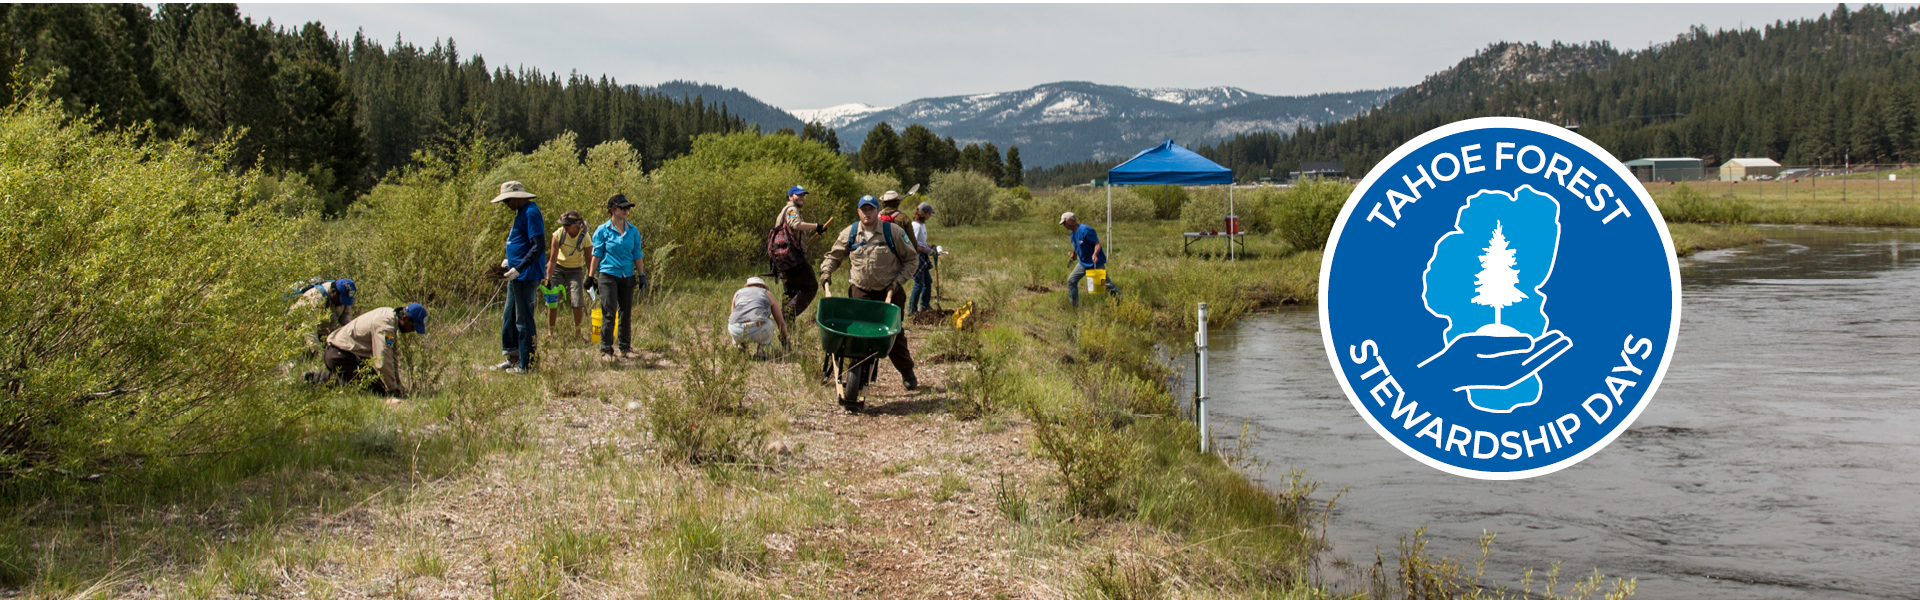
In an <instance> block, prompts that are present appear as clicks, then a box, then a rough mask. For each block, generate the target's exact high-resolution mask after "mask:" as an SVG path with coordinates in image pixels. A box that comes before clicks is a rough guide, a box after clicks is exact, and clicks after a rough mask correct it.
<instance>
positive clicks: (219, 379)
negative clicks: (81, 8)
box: [0, 99, 312, 479]
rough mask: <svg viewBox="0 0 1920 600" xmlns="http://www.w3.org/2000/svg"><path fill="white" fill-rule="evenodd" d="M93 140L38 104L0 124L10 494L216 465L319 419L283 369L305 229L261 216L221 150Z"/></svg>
mask: <svg viewBox="0 0 1920 600" xmlns="http://www.w3.org/2000/svg"><path fill="white" fill-rule="evenodd" d="M95 127H96V123H95V122H93V121H91V120H89V119H85V118H80V119H69V118H68V117H66V116H65V115H63V114H62V113H61V112H60V110H59V109H58V108H57V107H56V106H54V105H52V104H50V103H48V102H46V101H44V100H39V99H29V100H26V101H24V102H23V103H21V104H16V105H15V106H13V107H10V108H7V109H6V110H5V111H4V113H0V173H5V176H0V198H5V199H6V201H5V202H4V203H0V232H4V233H0V235H4V239H6V240H8V242H9V244H10V251H9V252H8V257H7V260H6V261H4V263H0V275H4V277H5V278H6V281H7V284H8V285H9V286H12V288H13V289H14V290H15V291H14V293H9V294H4V295H0V341H4V344H5V347H6V348H7V356H8V359H7V360H6V361H5V362H6V364H5V365H4V366H0V378H4V380H5V381H6V382H7V384H6V385H5V386H0V479H4V478H7V477H9V476H20V475H30V474H34V473H39V472H44V470H43V469H45V468H66V469H71V470H74V471H80V470H82V469H91V468H95V467H97V466H100V465H98V464H96V463H98V462H100V461H102V460H107V459H113V458H115V457H125V456H142V455H144V456H153V457H159V456H167V455H173V454H179V453H184V452H193V451H217V450H220V449H224V448H229V447H232V446H233V445H234V444H236V443H240V442H242V441H243V440H245V439H248V436H251V435H254V434H258V433H262V432H265V431H267V430H271V429H275V428H278V427H281V426H283V425H285V424H286V423H287V422H288V421H289V420H290V419H293V418H296V417H297V416H299V415H301V414H302V413H303V412H304V411H305V410H307V409H308V408H309V407H310V406H312V404H311V400H312V397H311V396H309V395H306V394H288V393H285V389H284V388H282V387H281V385H282V384H281V383H279V382H281V381H282V380H281V379H280V378H279V377H278V376H277V375H276V370H275V368H276V367H277V366H278V364H279V363H280V361H282V360H284V359H286V358H288V357H289V356H291V355H292V353H293V352H295V351H297V349H298V348H299V347H300V338H299V335H300V333H301V332H302V331H301V330H302V329H303V328H301V327H298V326H296V324H293V323H289V322H287V319H286V315H285V310H286V303H285V301H283V300H282V299H281V298H280V292H281V291H282V290H284V289H286V286H287V285H288V283H289V282H292V281H296V280H304V279H305V278H306V277H307V274H308V273H310V272H311V271H312V263H311V262H310V261H309V259H308V258H307V257H306V256H305V253H304V252H302V249H301V245H300V244H299V243H297V241H296V238H297V235H298V233H299V231H300V230H301V229H302V228H305V227H307V226H309V225H310V222H309V221H307V220H304V219H299V218H290V217H287V216H285V215H283V214H281V213H279V212H278V211H277V208H278V207H277V206H274V203H273V202H258V201H256V200H255V196H254V195H253V194H250V193H249V191H250V190H253V189H257V186H259V185H261V184H259V183H258V178H259V175H258V174H253V173H249V174H244V175H234V174H232V173H229V172H227V171H226V170H225V169H224V168H223V166H222V165H224V164H226V163H227V158H228V156H227V153H228V152H230V150H231V146H229V145H224V144H223V145H221V146H219V147H217V148H216V149H215V152H214V155H212V156H207V155H203V154H201V153H199V152H196V151H195V150H194V149H192V148H191V147H189V146H188V145H186V144H184V143H180V142H162V141H153V132H152V131H150V130H144V129H135V130H131V131H124V132H110V133H95ZM276 392H277V393H276ZM269 396H271V397H269Z"/></svg>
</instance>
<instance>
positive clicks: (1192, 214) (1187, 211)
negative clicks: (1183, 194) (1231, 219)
mask: <svg viewBox="0 0 1920 600" xmlns="http://www.w3.org/2000/svg"><path fill="white" fill-rule="evenodd" d="M1210 196H1211V194H1200V195H1195V196H1194V197H1193V198H1192V199H1190V200H1187V204H1186V206H1182V207H1180V227H1181V228H1182V230H1183V231H1225V230H1226V229H1227V219H1226V217H1227V203H1226V201H1225V200H1224V199H1215V198H1212V197H1210Z"/></svg>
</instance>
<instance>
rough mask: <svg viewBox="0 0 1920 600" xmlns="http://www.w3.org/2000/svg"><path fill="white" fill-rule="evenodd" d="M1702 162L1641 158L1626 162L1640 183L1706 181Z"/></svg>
mask: <svg viewBox="0 0 1920 600" xmlns="http://www.w3.org/2000/svg"><path fill="white" fill-rule="evenodd" d="M1704 162H1705V161H1702V160H1700V159H1698V158H1642V159H1637V160H1630V161H1627V162H1626V163H1625V164H1626V167H1627V170H1628V171H1632V172H1633V177H1634V178H1635V179H1639V180H1640V183H1652V182H1655V181H1699V180H1701V179H1706V178H1707V175H1706V170H1705V168H1704Z"/></svg>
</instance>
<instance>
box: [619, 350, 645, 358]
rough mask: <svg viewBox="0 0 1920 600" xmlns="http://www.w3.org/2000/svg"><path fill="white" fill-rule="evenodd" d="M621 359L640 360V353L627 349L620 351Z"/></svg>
mask: <svg viewBox="0 0 1920 600" xmlns="http://www.w3.org/2000/svg"><path fill="white" fill-rule="evenodd" d="M620 358H627V359H633V358H640V352H639V351H638V350H634V349H632V348H625V349H622V350H620Z"/></svg>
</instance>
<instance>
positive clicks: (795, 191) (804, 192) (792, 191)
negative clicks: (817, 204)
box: [787, 185, 807, 196]
mask: <svg viewBox="0 0 1920 600" xmlns="http://www.w3.org/2000/svg"><path fill="white" fill-rule="evenodd" d="M794 194H800V195H802V196H805V195H807V188H803V187H800V186H797V185H796V186H793V187H790V188H787V195H788V196H792V195H794Z"/></svg>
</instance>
